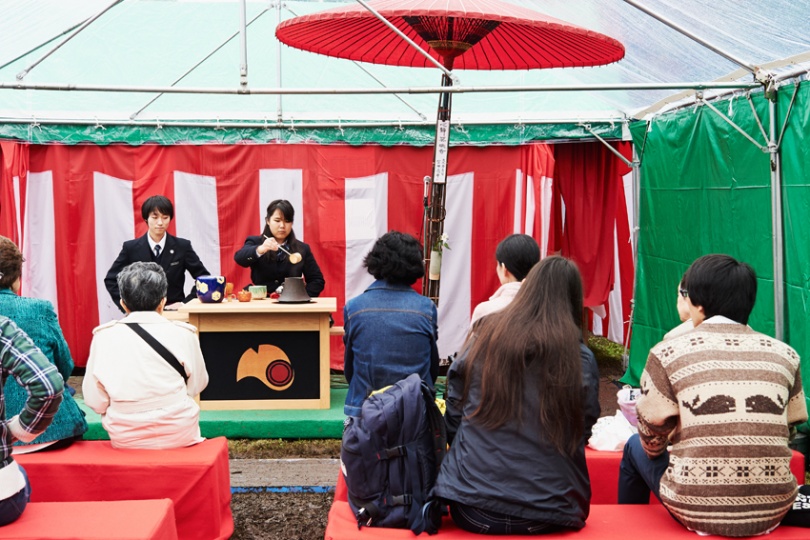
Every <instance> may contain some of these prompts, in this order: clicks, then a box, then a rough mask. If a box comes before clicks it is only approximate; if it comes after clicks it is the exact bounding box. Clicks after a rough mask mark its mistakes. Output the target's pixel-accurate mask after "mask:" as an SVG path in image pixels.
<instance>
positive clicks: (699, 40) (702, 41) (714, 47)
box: [624, 0, 758, 73]
mask: <svg viewBox="0 0 810 540" xmlns="http://www.w3.org/2000/svg"><path fill="white" fill-rule="evenodd" d="M624 2H625V3H626V4H630V5H631V6H633V7H634V8H636V9H638V10H640V11H643V12H644V13H646V14H647V15H649V16H650V17H652V18H654V19H656V20H658V21H659V22H662V23H664V24H665V25H667V26H669V27H670V28H672V29H673V30H675V31H676V32H678V33H680V34H683V35H684V36H686V37H688V38H689V39H691V40H692V41H695V42H697V43H699V44H701V45H703V46H704V47H706V48H707V49H709V50H712V51H714V52H716V53H717V54H719V55H720V56H722V57H723V58H725V59H726V60H729V61H731V62H734V63H735V64H737V65H738V66H740V67H741V68H743V69H745V70H746V71H749V72H751V73H756V72H757V71H758V68H757V66H755V65H753V64H751V63H749V62H746V61H745V60H742V59H740V58H737V57H736V56H734V55H733V54H731V53H730V52H728V51H726V50H724V49H721V48H720V47H718V46H717V45H713V44H712V43H710V42H709V41H707V40H705V39H703V38H701V37H699V36H698V35H696V34H693V33H692V32H690V31H689V30H687V29H686V28H684V27H682V26H679V25H678V24H676V23H674V22H673V21H670V20H669V19H667V18H666V17H664V16H663V15H660V14H658V13H656V12H654V11H653V10H651V9H649V8H648V7H646V6H643V5H641V4H639V3H638V2H636V1H635V0H624Z"/></svg>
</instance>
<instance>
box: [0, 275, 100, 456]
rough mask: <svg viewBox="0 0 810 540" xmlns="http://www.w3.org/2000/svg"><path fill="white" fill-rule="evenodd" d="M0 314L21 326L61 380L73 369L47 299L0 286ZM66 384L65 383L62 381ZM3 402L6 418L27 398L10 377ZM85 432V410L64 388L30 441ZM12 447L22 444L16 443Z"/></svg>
mask: <svg viewBox="0 0 810 540" xmlns="http://www.w3.org/2000/svg"><path fill="white" fill-rule="evenodd" d="M0 314H2V315H4V316H6V317H8V318H9V319H11V320H12V321H14V322H15V323H16V324H17V326H19V327H20V329H21V330H23V331H24V332H25V333H26V334H28V336H29V337H30V338H31V340H32V341H33V342H34V344H35V345H36V346H37V347H39V348H40V350H42V353H43V354H44V355H45V356H46V357H47V358H48V360H50V362H51V363H52V364H53V365H55V366H56V368H57V369H58V370H59V373H60V375H61V376H62V380H63V381H67V380H68V377H70V374H71V373H72V372H73V358H72V357H71V355H70V349H68V345H67V342H65V338H64V336H63V335H62V329H61V328H60V327H59V321H58V320H57V319H56V313H55V312H54V309H53V305H52V304H51V303H50V302H48V301H47V300H40V299H38V298H26V297H20V296H17V295H16V294H14V293H13V292H12V291H11V289H0ZM65 386H67V384H65ZM3 395H4V397H5V402H6V418H11V417H12V416H14V415H15V414H19V413H20V411H21V410H22V408H23V406H24V405H25V400H26V399H27V398H28V395H27V393H26V392H25V390H24V389H22V388H21V387H20V385H19V384H17V381H15V380H14V378H13V377H9V378H8V379H7V380H6V384H5V386H4V388H3ZM85 431H87V421H86V420H85V418H84V412H83V411H82V410H81V409H80V408H79V405H78V404H77V403H76V400H74V399H73V396H71V395H70V393H69V392H68V391H67V389H66V390H65V392H64V395H63V399H62V404H61V405H60V406H59V411H58V412H57V413H56V416H55V417H54V419H53V422H52V423H51V425H50V426H49V427H48V429H46V430H45V432H44V433H42V434H41V435H40V436H39V437H37V438H36V439H34V441H33V442H31V443H29V444H39V443H45V442H51V441H58V440H61V439H67V438H69V437H76V436H78V435H81V434H83V433H84V432H85ZM14 444H15V446H17V445H23V444H25V443H21V442H16V443H14Z"/></svg>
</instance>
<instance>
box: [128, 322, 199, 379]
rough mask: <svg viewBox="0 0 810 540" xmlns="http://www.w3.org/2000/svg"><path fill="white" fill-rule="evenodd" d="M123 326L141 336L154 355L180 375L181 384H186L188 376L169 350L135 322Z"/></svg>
mask: <svg viewBox="0 0 810 540" xmlns="http://www.w3.org/2000/svg"><path fill="white" fill-rule="evenodd" d="M124 325H126V326H129V327H130V328H131V329H132V331H133V332H135V333H136V334H138V335H139V336H141V338H142V339H143V340H144V341H145V342H146V343H148V344H149V346H150V347H152V348H153V349H154V350H155V352H156V353H158V354H159V355H160V356H162V357H163V359H164V360H166V361H167V362H168V363H169V365H170V366H172V367H173V368H174V369H175V370H176V371H177V373H179V374H180V376H181V377H183V382H184V383H188V375H186V370H185V369H184V368H183V365H182V364H181V363H180V361H179V360H178V359H177V357H176V356H175V355H173V354H172V352H171V351H170V350H169V349H167V348H166V347H164V346H163V344H161V343H160V342H159V341H158V340H156V339H155V336H153V335H152V334H150V333H149V332H147V331H146V330H144V329H143V327H142V326H141V325H140V324H138V323H136V322H129V323H124Z"/></svg>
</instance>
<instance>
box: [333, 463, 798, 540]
mask: <svg viewBox="0 0 810 540" xmlns="http://www.w3.org/2000/svg"><path fill="white" fill-rule="evenodd" d="M585 460H586V462H587V463H588V475H589V476H590V477H591V492H592V493H591V504H617V503H618V498H619V463H620V462H621V461H622V453H621V452H600V451H598V450H591V449H590V448H586V449H585ZM790 470H791V472H793V476H795V477H796V481H797V482H798V483H799V484H804V456H803V455H802V454H800V453H799V452H797V451H795V450H794V451H793V458H792V459H791V460H790ZM651 499H652V502H654V503H657V504H660V503H659V502H658V499H657V498H655V497H651ZM335 500H336V501H347V500H348V497H347V492H346V482H345V481H344V480H343V474H338V481H337V486H336V487H335ZM808 538H810V534H808Z"/></svg>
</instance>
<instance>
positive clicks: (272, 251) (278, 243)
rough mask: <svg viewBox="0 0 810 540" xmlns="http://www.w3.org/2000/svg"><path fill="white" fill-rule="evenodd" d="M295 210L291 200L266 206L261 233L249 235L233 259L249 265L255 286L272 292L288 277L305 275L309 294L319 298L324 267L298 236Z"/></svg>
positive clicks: (322, 283) (246, 266)
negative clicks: (296, 236)
mask: <svg viewBox="0 0 810 540" xmlns="http://www.w3.org/2000/svg"><path fill="white" fill-rule="evenodd" d="M294 218H295V209H294V208H293V205H292V204H291V203H290V201H287V200H284V199H276V200H275V201H273V202H271V203H270V205H269V206H268V207H267V216H266V217H265V218H264V221H265V226H264V231H263V232H262V235H261V236H248V237H247V239H246V240H245V245H244V246H242V248H241V249H240V250H239V251H237V252H236V253H235V254H234V256H233V258H234V260H235V261H236V264H238V265H239V266H244V267H245V268H250V279H251V280H252V281H253V284H254V285H265V286H267V291H268V292H272V291H275V290H276V289H278V288H279V286H281V285H283V284H284V280H285V279H286V278H288V277H302V276H303V278H304V282H305V283H306V290H307V294H308V295H309V296H311V297H313V298H314V297H317V296H318V295H320V294H321V291H323V286H324V280H323V274H322V273H321V269H320V268H319V267H318V263H317V262H316V261H315V257H314V256H313V255H312V250H311V249H310V248H309V245H307V244H305V243H303V242H300V241H299V240H297V239H296V238H295V232H293V220H294Z"/></svg>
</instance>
